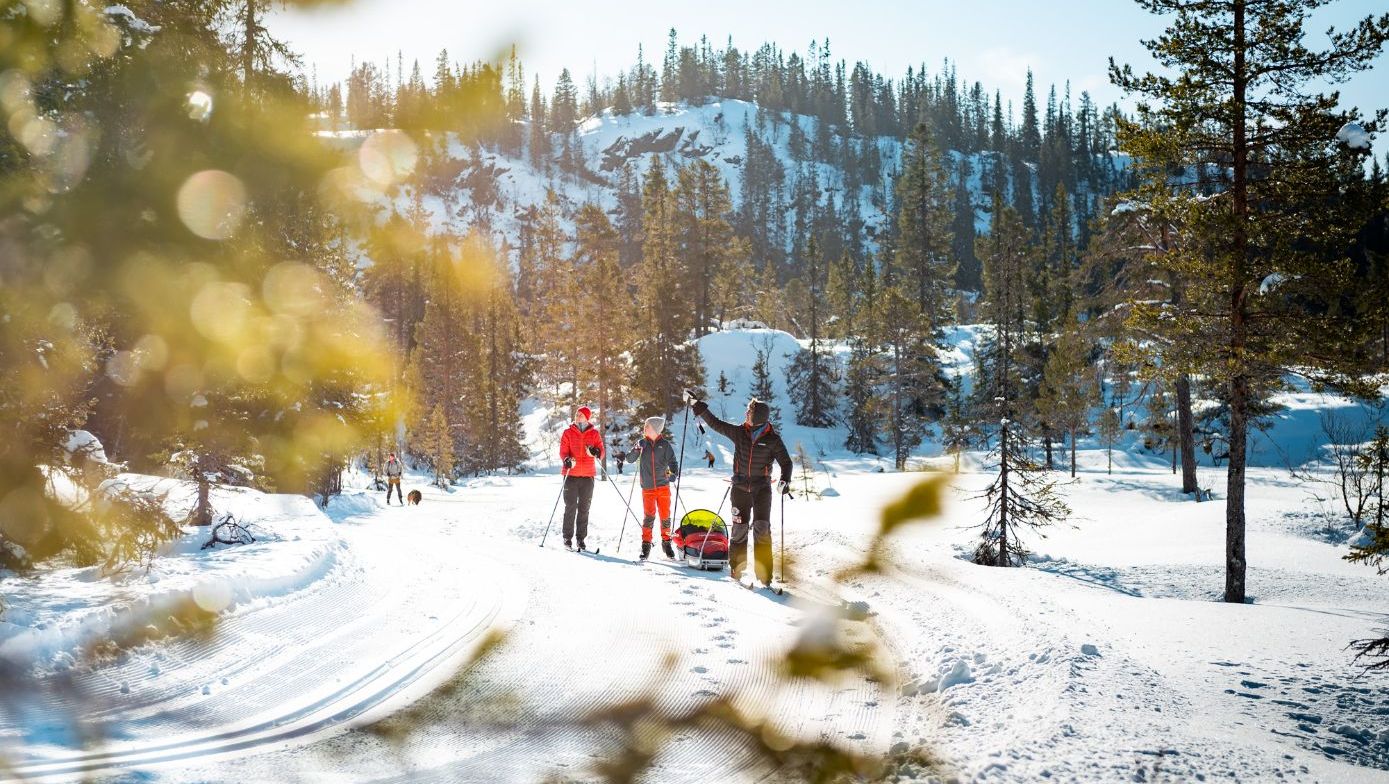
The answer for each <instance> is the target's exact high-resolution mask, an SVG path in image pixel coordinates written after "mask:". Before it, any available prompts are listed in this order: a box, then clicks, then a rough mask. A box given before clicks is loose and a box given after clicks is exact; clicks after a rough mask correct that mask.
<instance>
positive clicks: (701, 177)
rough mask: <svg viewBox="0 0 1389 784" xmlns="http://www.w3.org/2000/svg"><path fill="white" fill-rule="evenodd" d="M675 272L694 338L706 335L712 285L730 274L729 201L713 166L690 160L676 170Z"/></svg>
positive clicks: (733, 248) (732, 245)
mask: <svg viewBox="0 0 1389 784" xmlns="http://www.w3.org/2000/svg"><path fill="white" fill-rule="evenodd" d="M675 209H676V216H677V217H676V221H677V227H678V228H677V230H678V232H679V235H678V242H679V257H680V261H681V264H680V268H681V269H682V270H684V272H685V275H686V280H685V281H684V283H683V285H682V287H681V288H682V290H683V291H685V292H688V293H689V297H690V302H689V303H688V304H689V306H691V307H692V309H693V311H694V328H695V334H696V335H704V334H706V333H707V332H708V330H709V323H710V321H711V317H712V316H713V315H714V305H715V302H714V295H715V281H716V280H717V279H719V278H720V277H722V276H725V275H730V274H731V273H733V272H734V270H732V269H730V267H731V266H732V260H733V258H734V254H736V253H737V251H738V247H737V243H735V241H734V235H733V226H732V225H731V224H730V223H729V218H730V217H731V216H732V214H733V202H732V200H731V198H730V196H729V193H728V186H727V185H726V184H725V183H724V181H723V177H722V176H721V175H720V174H719V171H718V169H715V168H714V166H713V164H711V163H709V162H708V161H704V160H695V161H694V162H692V163H691V164H690V165H688V166H686V167H684V168H682V169H680V171H679V173H678V175H677V186H676V190H675Z"/></svg>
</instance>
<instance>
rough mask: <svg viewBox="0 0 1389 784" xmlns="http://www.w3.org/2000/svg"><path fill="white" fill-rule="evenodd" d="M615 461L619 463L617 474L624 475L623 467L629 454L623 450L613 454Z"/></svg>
mask: <svg viewBox="0 0 1389 784" xmlns="http://www.w3.org/2000/svg"><path fill="white" fill-rule="evenodd" d="M613 459H614V460H616V461H617V473H619V474H621V473H622V466H623V465H624V464H625V463H626V462H627V453H626V452H623V451H622V450H621V449H619V450H617V451H616V452H613Z"/></svg>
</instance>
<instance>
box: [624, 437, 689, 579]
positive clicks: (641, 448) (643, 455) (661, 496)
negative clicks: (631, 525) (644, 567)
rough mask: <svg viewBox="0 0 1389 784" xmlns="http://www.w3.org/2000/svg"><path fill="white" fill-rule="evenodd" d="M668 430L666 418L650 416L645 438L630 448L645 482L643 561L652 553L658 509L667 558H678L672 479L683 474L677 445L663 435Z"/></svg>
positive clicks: (642, 483)
mask: <svg viewBox="0 0 1389 784" xmlns="http://www.w3.org/2000/svg"><path fill="white" fill-rule="evenodd" d="M665 429H666V420H665V419H664V418H663V417H658V416H654V417H651V418H649V419H647V420H646V424H645V426H644V427H643V428H642V439H641V440H640V441H638V442H637V443H636V445H635V446H633V447H632V448H631V449H630V450H628V458H629V459H630V460H631V461H632V462H634V463H636V464H637V474H638V475H639V476H640V481H641V508H642V513H643V514H644V515H645V516H644V517H643V518H642V521H641V557H642V560H646V558H647V557H648V556H649V555H651V529H652V528H653V527H654V526H655V523H656V513H657V512H659V513H660V515H661V550H662V551H663V552H664V553H665V554H666V557H667V558H674V557H675V549H674V548H672V547H671V544H670V537H671V530H670V481H671V480H672V479H674V478H675V477H677V476H679V475H680V463H679V461H677V460H676V459H675V448H674V447H672V446H671V445H670V442H669V441H667V440H666V439H665V438H664V437H663V436H662V435H661V434H662V433H663V432H664V431H665ZM676 545H677V546H678V545H679V542H676Z"/></svg>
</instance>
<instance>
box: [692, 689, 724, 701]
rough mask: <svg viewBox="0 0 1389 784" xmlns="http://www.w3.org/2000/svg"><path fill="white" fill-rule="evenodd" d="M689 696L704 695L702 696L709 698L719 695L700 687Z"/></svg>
mask: <svg viewBox="0 0 1389 784" xmlns="http://www.w3.org/2000/svg"><path fill="white" fill-rule="evenodd" d="M691 696H694V697H704V698H706V699H707V698H709V697H717V696H719V695H717V694H715V693H714V692H712V691H709V690H708V689H700V690H699V691H697V692H695V693H694V694H693V695H691Z"/></svg>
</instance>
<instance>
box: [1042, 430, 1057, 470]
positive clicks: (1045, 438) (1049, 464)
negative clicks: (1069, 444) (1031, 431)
mask: <svg viewBox="0 0 1389 784" xmlns="http://www.w3.org/2000/svg"><path fill="white" fill-rule="evenodd" d="M1042 444H1043V446H1045V447H1046V450H1047V470H1048V471H1051V470H1054V469H1055V468H1056V466H1055V465H1054V463H1053V462H1052V458H1051V433H1047V434H1046V435H1044V436H1042Z"/></svg>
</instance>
